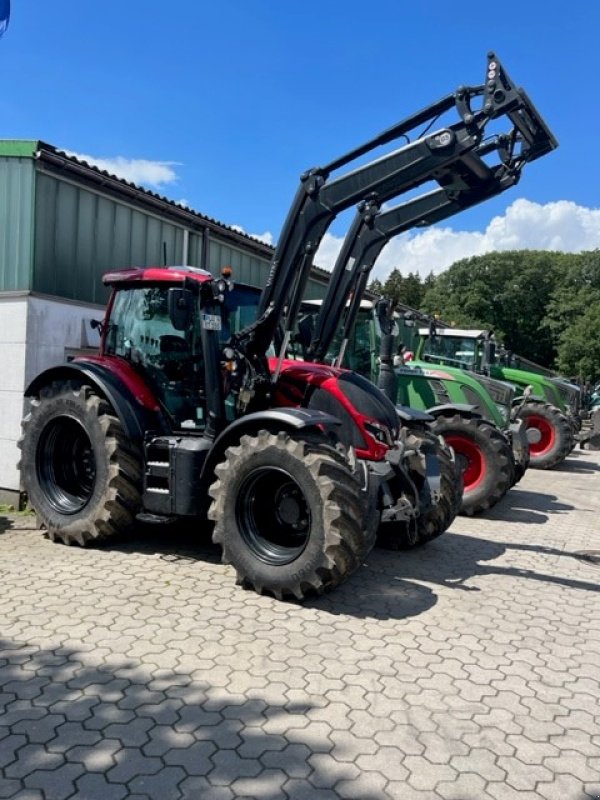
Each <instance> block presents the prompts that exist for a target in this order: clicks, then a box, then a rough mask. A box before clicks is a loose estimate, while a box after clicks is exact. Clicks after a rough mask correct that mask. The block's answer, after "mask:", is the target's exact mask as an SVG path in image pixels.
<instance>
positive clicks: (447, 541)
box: [396, 533, 600, 592]
mask: <svg viewBox="0 0 600 800" xmlns="http://www.w3.org/2000/svg"><path fill="white" fill-rule="evenodd" d="M511 550H517V551H521V552H529V553H538V554H540V555H549V556H560V557H561V558H567V559H570V558H574V559H576V560H578V561H579V560H580V559H581V554H580V553H576V552H574V553H571V552H568V551H564V550H558V549H557V548H554V547H545V546H543V545H533V544H531V545H529V544H518V543H513V542H492V541H489V540H487V539H485V538H483V537H475V536H468V535H465V534H460V533H445V534H444V535H443V536H442V537H440V538H439V539H437V540H436V541H435V542H432V543H431V544H430V545H429V546H428V549H427V552H426V553H425V551H423V553H408V554H404V558H403V560H402V561H401V562H398V564H397V568H396V569H397V573H398V575H399V576H400V577H401V578H402V579H404V580H408V581H414V580H418V581H425V582H427V583H434V584H439V585H442V586H449V587H451V588H456V589H460V590H462V591H467V592H473V591H481V589H479V588H478V587H476V586H468V585H466V581H468V580H469V579H470V578H475V577H481V576H485V575H509V576H510V575H512V576H514V577H516V578H524V579H526V580H533V581H541V582H543V583H554V584H556V585H558V586H566V587H569V588H571V589H583V590H585V591H588V592H600V584H599V583H598V582H597V581H591V582H588V581H582V580H578V579H574V578H568V577H565V576H561V575H549V574H547V573H545V572H539V571H537V570H533V569H523V568H520V567H512V566H505V565H501V564H493V563H489V562H493V561H494V560H495V559H497V558H499V557H500V556H502V555H504V554H505V553H507V552H508V553H510V551H511ZM482 562H488V563H482Z"/></svg>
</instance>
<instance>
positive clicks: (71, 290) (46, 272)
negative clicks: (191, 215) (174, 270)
mask: <svg viewBox="0 0 600 800" xmlns="http://www.w3.org/2000/svg"><path fill="white" fill-rule="evenodd" d="M35 213H36V230H35V260H34V278H33V287H32V288H33V289H34V291H36V292H41V293H44V294H51V295H56V296H59V297H66V298H69V299H71V300H79V301H82V302H90V303H104V302H105V301H106V298H107V291H106V290H105V288H104V287H103V286H102V280H101V279H102V275H103V274H104V273H105V272H108V271H109V270H112V269H120V268H123V267H132V266H140V267H141V266H151V265H160V264H163V259H164V251H165V250H166V257H167V263H170V264H173V263H176V264H177V263H181V259H182V256H183V229H182V228H180V227H178V226H176V225H173V224H171V223H170V222H166V221H164V220H161V219H160V218H158V217H155V216H153V215H151V214H148V213H145V212H144V211H140V210H137V209H135V208H133V207H131V206H128V205H126V204H124V203H120V202H119V201H117V200H115V199H113V198H109V197H103V196H102V195H100V194H98V193H96V192H92V191H90V190H89V189H87V188H86V187H83V186H78V185H77V184H75V183H70V182H68V181H64V180H61V179H59V178H56V177H54V176H52V175H48V174H45V173H43V172H39V173H38V176H37V191H36V204H35Z"/></svg>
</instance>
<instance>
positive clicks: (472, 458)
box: [433, 414, 515, 517]
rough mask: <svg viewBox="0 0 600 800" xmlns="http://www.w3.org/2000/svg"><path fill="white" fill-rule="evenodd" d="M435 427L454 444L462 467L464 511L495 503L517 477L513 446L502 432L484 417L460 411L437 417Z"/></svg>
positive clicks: (457, 459) (475, 510) (457, 458)
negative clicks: (463, 413) (470, 415)
mask: <svg viewBox="0 0 600 800" xmlns="http://www.w3.org/2000/svg"><path fill="white" fill-rule="evenodd" d="M433 429H434V431H435V432H436V433H437V434H439V435H440V436H443V437H444V440H445V441H446V443H447V444H448V445H449V446H450V447H452V449H453V450H454V454H455V457H456V461H457V465H458V467H459V468H460V469H461V470H462V474H463V482H464V492H463V499H462V505H461V508H460V511H461V513H462V514H465V515H466V516H469V517H470V516H473V514H479V513H480V512H482V511H486V510H487V509H489V508H492V506H494V505H496V503H497V502H498V501H499V500H501V499H502V498H503V497H504V495H505V494H506V493H507V492H508V490H509V489H510V487H511V486H512V485H513V484H514V480H515V467H514V459H513V454H512V448H511V445H510V443H509V442H508V441H507V439H506V437H505V436H504V435H503V434H502V432H501V431H499V430H498V429H497V428H496V427H494V426H493V425H490V423H489V422H486V421H485V420H482V419H479V418H477V417H464V416H462V415H460V414H453V415H452V416H449V415H445V414H444V415H442V416H440V417H437V419H436V421H435V422H434V423H433Z"/></svg>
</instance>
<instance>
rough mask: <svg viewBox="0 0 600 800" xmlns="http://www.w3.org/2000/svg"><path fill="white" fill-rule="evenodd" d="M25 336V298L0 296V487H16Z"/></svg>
mask: <svg viewBox="0 0 600 800" xmlns="http://www.w3.org/2000/svg"><path fill="white" fill-rule="evenodd" d="M26 336H27V297H15V298H11V297H2V296H1V295H0V489H13V490H14V489H18V488H19V475H18V471H17V462H18V460H19V450H18V448H17V440H18V438H19V431H20V429H21V417H22V415H23V390H24V387H25V350H26Z"/></svg>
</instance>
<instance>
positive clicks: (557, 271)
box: [369, 250, 600, 379]
mask: <svg viewBox="0 0 600 800" xmlns="http://www.w3.org/2000/svg"><path fill="white" fill-rule="evenodd" d="M369 288H371V289H372V290H373V291H375V293H377V294H384V295H386V296H388V297H390V298H392V299H393V300H395V301H396V302H400V303H404V304H405V305H408V306H411V307H413V308H417V309H419V310H420V311H423V312H425V313H428V314H438V315H439V316H440V317H441V318H442V319H443V320H444V321H445V322H449V323H451V324H453V325H456V326H461V327H467V328H487V329H492V330H494V331H495V332H496V335H497V338H498V339H499V340H501V341H502V342H503V343H504V344H505V345H506V347H507V348H508V349H509V350H512V351H513V352H514V353H518V354H519V355H521V356H524V357H525V358H528V359H530V360H532V361H535V362H537V363H539V364H542V365H544V366H547V367H552V366H554V365H555V364H558V366H559V367H560V369H561V371H563V372H565V373H568V374H572V375H576V374H578V375H582V376H584V377H587V378H589V379H592V378H599V377H600V352H598V348H597V347H596V342H599V341H600V318H599V316H598V315H599V314H600V311H599V309H600V250H593V251H590V252H584V253H559V252H547V251H539V250H511V251H503V252H494V253H487V254H486V255H483V256H475V257H473V258H466V259H463V260H461V261H457V262H456V263H455V264H453V265H452V266H451V267H450V268H449V269H447V270H446V271H445V272H442V273H441V274H439V275H436V276H434V275H433V274H432V273H430V274H429V275H428V276H427V278H425V279H424V280H422V279H421V278H420V277H419V275H417V274H416V273H409V274H408V276H406V277H403V276H402V274H401V273H400V271H399V270H398V269H394V270H392V272H391V273H390V275H389V276H388V278H387V280H386V281H385V282H383V283H382V282H381V281H373V283H372V284H371V286H370V287H369Z"/></svg>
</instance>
